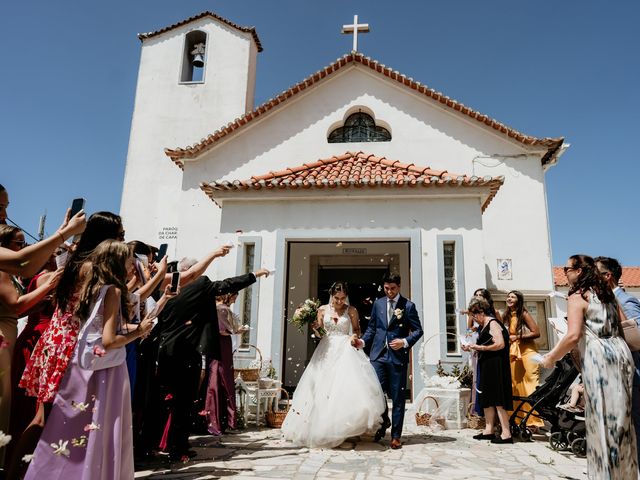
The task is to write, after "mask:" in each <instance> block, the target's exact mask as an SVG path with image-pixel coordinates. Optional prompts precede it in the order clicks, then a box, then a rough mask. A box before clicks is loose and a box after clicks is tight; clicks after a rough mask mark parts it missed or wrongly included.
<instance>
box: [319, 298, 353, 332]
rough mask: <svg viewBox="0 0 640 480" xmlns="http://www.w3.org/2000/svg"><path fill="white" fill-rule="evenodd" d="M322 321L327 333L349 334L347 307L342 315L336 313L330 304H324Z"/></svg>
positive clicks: (349, 320)
mask: <svg viewBox="0 0 640 480" xmlns="http://www.w3.org/2000/svg"><path fill="white" fill-rule="evenodd" d="M336 318H337V321H336ZM323 321H324V329H325V330H326V331H327V335H350V334H351V318H350V317H349V308H348V307H347V308H346V309H345V311H344V313H343V314H342V315H338V314H337V313H336V311H335V310H334V309H333V307H332V306H331V305H325V306H324V318H323Z"/></svg>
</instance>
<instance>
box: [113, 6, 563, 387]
mask: <svg viewBox="0 0 640 480" xmlns="http://www.w3.org/2000/svg"><path fill="white" fill-rule="evenodd" d="M345 27H348V26H345ZM351 27H352V28H351V31H354V30H355V32H354V49H353V51H351V52H350V53H347V54H346V55H344V56H343V57H341V58H338V59H337V60H335V61H332V62H330V63H329V64H328V65H326V66H324V67H321V68H320V69H319V70H318V71H316V72H313V73H311V74H310V75H308V76H307V77H306V78H304V79H303V80H302V81H300V82H299V83H297V84H296V85H293V86H291V87H290V88H287V89H286V90H284V91H283V92H282V93H280V94H278V95H276V96H274V97H273V98H271V99H269V100H267V101H266V102H265V103H263V104H261V105H257V106H256V105H254V90H255V82H256V70H257V57H258V54H259V53H260V52H261V51H262V49H263V46H262V44H261V42H260V39H259V37H258V34H257V32H256V30H255V29H254V28H253V27H243V26H240V25H237V24H235V23H233V22H232V21H230V20H227V19H224V18H222V17H220V16H218V15H216V14H215V13H212V12H203V13H201V14H199V15H196V16H194V17H191V18H189V19H186V20H184V21H181V22H179V23H176V24H173V25H170V26H168V27H165V28H162V29H160V30H156V31H154V32H150V33H144V34H140V35H139V38H140V40H141V42H142V49H141V57H140V67H139V72H138V83H137V90H136V97H135V106H134V111H133V120H132V126H131V135H130V142H129V150H128V157H127V164H126V172H125V178H124V189H123V194H122V205H121V214H122V216H123V219H124V221H125V227H126V231H127V237H128V238H129V239H138V240H142V241H144V242H148V243H150V244H152V245H158V244H160V243H168V244H169V255H170V257H171V258H172V259H179V258H181V257H183V256H189V257H196V258H198V257H200V256H202V255H204V254H205V253H207V252H209V251H211V250H213V249H214V248H216V247H217V246H219V245H221V244H223V243H227V242H233V244H234V245H235V246H236V248H234V249H233V250H232V251H231V253H230V254H229V255H228V256H227V257H224V258H222V259H218V260H216V261H215V262H214V263H213V264H212V266H211V268H210V271H209V272H207V273H208V275H209V276H210V277H211V278H212V279H216V278H225V277H228V276H234V275H238V274H241V273H245V272H247V271H251V270H255V269H257V268H260V267H267V268H269V269H271V270H275V273H274V274H273V275H270V276H269V277H268V278H266V279H261V280H260V281H259V282H258V283H256V284H255V285H254V286H252V287H251V288H250V289H247V290H246V291H245V292H243V295H242V296H241V297H240V299H239V301H238V303H237V304H236V305H235V309H236V311H237V312H238V314H239V315H240V316H241V317H242V318H243V319H244V323H247V324H250V325H251V327H252V329H251V331H250V333H249V334H248V335H247V338H245V339H244V340H245V341H246V343H247V344H251V345H255V346H257V347H258V348H259V349H260V351H261V353H262V356H263V357H264V358H269V359H271V360H272V362H273V365H274V367H275V368H276V370H277V372H278V374H279V376H280V378H281V379H282V380H283V383H284V385H285V386H288V387H294V386H295V385H296V383H297V381H298V379H299V377H300V376H301V374H302V372H303V370H304V366H305V363H306V362H307V361H308V359H309V358H310V357H311V354H312V352H313V348H314V346H315V343H314V340H313V339H312V338H311V337H310V335H309V333H308V332H304V333H300V332H298V331H297V330H296V329H295V328H294V327H292V326H290V325H289V324H288V318H289V317H290V316H291V315H292V313H293V310H294V309H295V307H297V306H298V305H299V304H300V303H301V302H303V301H304V300H305V299H306V298H309V297H316V298H320V299H321V300H322V301H323V302H326V301H327V299H328V294H327V289H328V287H329V286H330V285H331V284H332V283H333V282H334V281H337V280H344V281H346V282H348V284H349V285H350V294H349V299H350V302H351V304H352V305H354V306H356V308H358V310H359V312H360V316H361V321H362V322H363V326H365V325H366V322H367V316H368V315H369V312H368V307H369V306H370V304H371V302H372V300H374V299H375V298H376V297H377V296H381V295H382V294H383V293H382V291H381V289H380V280H381V278H382V276H383V274H384V273H386V272H389V271H391V272H395V273H399V274H400V275H401V277H402V292H403V294H404V295H405V296H407V297H409V298H411V299H412V300H413V301H414V302H415V303H416V305H417V306H418V310H419V312H420V316H421V321H422V323H423V327H424V331H425V335H424V337H423V339H422V340H421V341H420V342H419V344H418V345H417V346H416V347H415V348H414V349H413V355H412V365H411V369H412V371H411V372H410V374H412V375H410V378H409V385H408V387H409V391H410V392H417V391H419V390H420V389H421V388H422V386H423V385H422V381H423V380H422V378H421V375H420V369H421V368H420V367H421V365H422V366H423V367H424V366H425V365H426V366H427V368H432V369H434V368H435V365H437V363H438V361H442V362H443V363H444V364H447V363H456V362H459V361H460V359H461V352H460V349H459V344H458V340H457V335H458V333H462V332H464V330H465V329H466V318H465V317H464V316H463V315H460V314H459V310H461V309H464V308H465V305H466V304H467V302H468V300H469V297H470V296H471V295H472V293H473V292H474V291H475V290H476V289H477V288H480V287H486V288H488V289H489V290H490V291H491V292H492V293H493V294H494V297H495V298H496V300H497V301H498V302H497V303H498V305H499V304H500V301H501V300H502V301H503V300H504V298H505V296H506V293H507V292H508V291H510V290H514V289H517V290H521V291H522V292H523V293H524V295H525V298H526V299H527V308H528V309H529V311H530V312H532V314H533V315H534V316H535V317H536V318H537V320H538V323H539V325H540V327H541V332H542V337H541V338H540V339H539V340H538V342H539V347H540V349H541V350H546V349H548V348H549V347H550V346H551V345H549V342H550V339H549V336H548V331H547V322H546V318H547V317H550V316H553V314H554V313H555V312H554V311H552V310H554V309H555V307H554V305H553V304H552V303H551V302H550V297H549V296H548V293H549V292H550V291H552V290H553V289H554V277H553V270H552V260H551V246H550V234H549V221H548V214H547V196H546V187H545V173H546V172H547V170H548V169H549V168H550V167H552V166H553V165H554V164H555V163H556V162H557V161H558V158H559V157H560V156H561V155H562V153H563V151H564V149H565V148H566V144H565V143H564V139H563V138H537V137H533V136H530V135H527V134H524V133H521V132H518V131H516V130H514V129H513V128H511V127H509V126H506V125H504V124H502V123H500V122H499V121H497V120H494V119H492V118H490V117H489V116H487V115H484V114H482V113H480V112H478V111H475V110H473V109H472V108H470V107H468V106H465V105H463V104H461V103H459V102H457V101H455V100H453V99H452V98H450V97H448V96H446V95H445V94H443V93H440V92H437V91H435V90H433V89H431V88H429V87H427V86H426V85H424V84H422V83H420V82H419V81H417V80H414V79H412V78H408V77H406V76H405V75H403V74H402V73H400V72H398V71H396V70H394V69H393V68H391V67H388V66H386V65H382V64H381V63H379V62H378V61H376V60H374V59H372V58H369V57H366V56H364V55H362V54H361V53H358V51H357V44H356V39H357V34H358V32H359V31H360V30H361V29H360V28H359V27H358V23H357V19H356V21H355V22H354V25H352V26H351ZM347 31H348V30H347ZM323 63H324V62H323ZM306 74H308V72H300V77H301V78H302V77H303V76H304V75H306ZM425 80H428V79H425ZM507 231H508V235H507V234H505V232H507ZM240 354H241V355H242V354H243V353H242V352H241V353H240ZM244 354H245V355H246V356H247V357H252V356H254V355H255V350H254V349H253V348H249V349H247V350H246V352H244ZM419 357H420V358H419Z"/></svg>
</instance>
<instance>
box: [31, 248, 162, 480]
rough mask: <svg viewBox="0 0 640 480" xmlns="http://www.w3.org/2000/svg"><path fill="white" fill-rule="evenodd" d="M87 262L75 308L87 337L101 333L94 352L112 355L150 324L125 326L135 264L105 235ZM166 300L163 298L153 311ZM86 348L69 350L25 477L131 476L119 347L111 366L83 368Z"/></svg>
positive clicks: (124, 378)
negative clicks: (130, 276) (99, 350)
mask: <svg viewBox="0 0 640 480" xmlns="http://www.w3.org/2000/svg"><path fill="white" fill-rule="evenodd" d="M88 260H89V261H88V265H89V266H88V267H87V272H86V274H85V276H84V280H83V281H82V284H81V286H80V288H79V292H78V294H77V300H76V301H75V302H74V305H75V308H74V312H73V313H74V316H75V318H77V319H78V320H79V321H80V322H81V323H82V324H83V325H84V328H87V329H88V334H89V335H91V334H98V335H100V336H101V344H102V347H103V348H104V352H102V353H100V354H99V353H97V352H95V349H96V348H98V347H99V346H98V345H96V346H95V347H93V348H94V354H95V355H99V356H104V355H115V354H116V352H117V351H118V350H123V349H124V347H125V345H126V344H127V343H129V342H132V341H134V340H135V339H137V338H141V337H143V336H145V335H147V334H148V333H149V332H150V331H151V328H153V318H152V317H151V316H147V317H145V318H144V319H143V320H142V321H141V322H140V324H139V325H137V327H136V328H135V329H134V330H132V331H127V329H126V323H127V318H128V316H129V314H130V312H129V309H130V307H131V306H130V304H129V302H128V292H127V284H126V281H127V269H128V268H130V266H131V264H132V262H133V257H132V255H131V249H130V248H129V247H128V246H127V245H126V244H124V243H122V242H119V241H117V240H105V241H104V242H102V243H100V245H98V247H96V249H95V250H94V251H93V253H92V254H91V255H90V257H89V258H88ZM165 302H166V297H163V298H162V299H161V300H160V301H159V302H158V303H159V309H161V308H162V306H163V305H164V303H165ZM96 307H97V308H96ZM89 347H90V345H89V344H79V349H77V350H76V352H75V354H74V356H75V360H74V361H73V362H71V364H70V365H69V370H68V372H67V373H66V374H65V376H64V379H63V380H62V383H61V385H60V390H59V392H58V395H57V396H56V398H55V401H54V404H53V408H52V410H51V414H50V415H49V418H48V420H47V424H46V426H45V429H44V431H43V432H42V437H41V439H40V441H39V442H38V446H37V447H36V450H35V452H34V457H33V459H32V460H31V463H30V464H29V469H28V470H27V475H26V477H25V478H26V480H29V479H40V478H47V479H67V478H74V479H81V478H82V479H87V480H88V479H94V478H100V479H103V480H109V479H111V480H120V479H133V478H134V474H135V472H134V464H133V437H132V430H131V398H130V391H129V379H128V375H127V367H126V363H125V355H124V352H122V353H123V355H122V356H121V357H120V358H121V359H120V363H117V364H115V365H114V366H109V367H106V368H102V369H89V368H88V367H87V366H86V365H85V366H84V367H85V368H83V366H82V363H81V362H80V361H79V357H80V356H81V355H83V354H85V351H84V350H83V349H85V348H89ZM102 347H101V348H102Z"/></svg>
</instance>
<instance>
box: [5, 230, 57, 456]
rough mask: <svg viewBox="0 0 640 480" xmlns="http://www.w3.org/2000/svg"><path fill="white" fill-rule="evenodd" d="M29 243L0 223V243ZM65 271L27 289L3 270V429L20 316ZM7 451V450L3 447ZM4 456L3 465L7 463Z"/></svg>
mask: <svg viewBox="0 0 640 480" xmlns="http://www.w3.org/2000/svg"><path fill="white" fill-rule="evenodd" d="M24 245H25V241H24V234H23V233H22V230H20V229H19V228H17V227H12V226H10V225H0V247H3V248H7V249H9V250H14V251H19V250H20V249H22V248H23V247H24ZM60 274H61V272H57V273H54V274H52V275H51V276H50V277H49V278H48V279H47V281H45V282H43V283H42V285H40V286H39V287H38V288H36V289H34V290H32V291H30V292H28V293H25V292H24V290H23V287H22V284H21V283H20V281H19V279H18V278H17V277H15V276H12V275H10V274H8V273H5V272H2V271H0V343H1V345H0V431H2V432H7V431H8V430H9V414H10V412H11V390H12V388H11V376H12V373H11V360H12V357H13V350H14V347H15V344H16V338H17V336H18V318H19V317H21V316H22V315H23V314H24V313H26V312H28V311H29V310H30V309H32V308H33V307H35V306H36V305H37V304H38V303H39V302H40V301H41V300H42V299H43V298H44V297H45V296H46V295H47V294H48V293H49V292H50V291H51V290H52V289H53V288H54V287H55V286H56V284H57V283H58V281H59V280H60ZM2 455H4V451H2ZM3 463H4V461H3V459H2V460H1V461H0V465H1V464H3Z"/></svg>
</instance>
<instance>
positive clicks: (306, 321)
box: [289, 298, 326, 335]
mask: <svg viewBox="0 0 640 480" xmlns="http://www.w3.org/2000/svg"><path fill="white" fill-rule="evenodd" d="M318 307H320V300H317V299H315V298H307V299H306V300H305V301H304V302H302V303H301V304H300V305H298V308H296V311H295V312H293V316H292V317H291V320H289V323H291V324H292V325H295V327H296V328H297V329H298V331H299V332H301V333H304V327H306V326H307V325H312V324H313V322H315V321H316V318H317V315H318ZM317 331H318V333H319V334H320V335H324V334H325V333H326V332H325V330H324V328H318V329H317Z"/></svg>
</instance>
